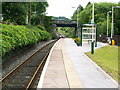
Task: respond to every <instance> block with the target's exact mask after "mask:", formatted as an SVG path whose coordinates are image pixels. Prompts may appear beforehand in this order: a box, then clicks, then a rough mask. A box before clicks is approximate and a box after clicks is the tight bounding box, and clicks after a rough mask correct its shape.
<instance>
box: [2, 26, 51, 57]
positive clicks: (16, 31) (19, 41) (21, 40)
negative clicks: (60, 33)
mask: <svg viewBox="0 0 120 90" xmlns="http://www.w3.org/2000/svg"><path fill="white" fill-rule="evenodd" d="M0 26H1V27H2V33H1V36H2V40H0V43H1V44H2V49H1V51H0V52H2V57H4V56H5V55H6V54H7V53H8V52H10V51H11V50H14V49H16V48H21V47H25V46H27V45H32V44H35V43H37V42H39V41H45V40H48V39H49V38H50V34H49V33H48V32H47V31H45V30H41V29H39V28H36V27H33V26H23V25H21V26H20V25H17V26H14V25H6V24H0Z"/></svg>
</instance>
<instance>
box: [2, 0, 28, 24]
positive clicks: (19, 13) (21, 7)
mask: <svg viewBox="0 0 120 90" xmlns="http://www.w3.org/2000/svg"><path fill="white" fill-rule="evenodd" d="M27 10H28V8H27V4H26V3H24V2H23V3H20V2H14V3H13V2H3V3H2V13H3V20H4V21H9V22H14V23H17V24H25V20H26V15H27Z"/></svg>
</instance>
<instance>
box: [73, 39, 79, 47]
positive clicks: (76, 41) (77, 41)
mask: <svg viewBox="0 0 120 90" xmlns="http://www.w3.org/2000/svg"><path fill="white" fill-rule="evenodd" d="M74 41H75V43H76V44H77V45H78V46H79V45H80V38H74Z"/></svg>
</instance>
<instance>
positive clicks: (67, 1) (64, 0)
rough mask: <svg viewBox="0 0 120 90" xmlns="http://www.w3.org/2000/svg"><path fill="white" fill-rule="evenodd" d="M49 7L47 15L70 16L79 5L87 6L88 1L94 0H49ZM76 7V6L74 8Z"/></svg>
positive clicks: (114, 1)
mask: <svg viewBox="0 0 120 90" xmlns="http://www.w3.org/2000/svg"><path fill="white" fill-rule="evenodd" d="M47 1H48V4H49V7H48V8H47V11H46V12H47V13H48V14H47V16H56V17H58V16H65V17H67V18H70V17H71V16H72V15H73V13H74V11H75V10H76V8H77V6H78V5H79V4H81V5H82V6H83V7H85V6H86V5H87V4H88V2H91V3H92V2H93V0H47ZM119 1H120V0H94V2H113V3H118V2H119ZM72 7H76V8H72Z"/></svg>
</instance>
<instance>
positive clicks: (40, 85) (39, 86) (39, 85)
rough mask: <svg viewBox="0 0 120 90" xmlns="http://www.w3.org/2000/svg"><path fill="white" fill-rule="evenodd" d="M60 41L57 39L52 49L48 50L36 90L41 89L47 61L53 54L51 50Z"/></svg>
mask: <svg viewBox="0 0 120 90" xmlns="http://www.w3.org/2000/svg"><path fill="white" fill-rule="evenodd" d="M60 40H61V39H59V40H58V41H57V42H56V43H55V44H54V45H53V47H52V48H51V50H50V53H49V55H48V58H47V60H46V63H45V66H44V68H43V71H42V74H41V76H40V80H39V83H38V86H37V90H40V89H41V88H42V85H43V80H44V77H45V73H46V70H47V67H48V64H49V61H50V57H51V55H52V52H53V49H54V47H55V46H56V44H57V43H58V42H59V41H60Z"/></svg>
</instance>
